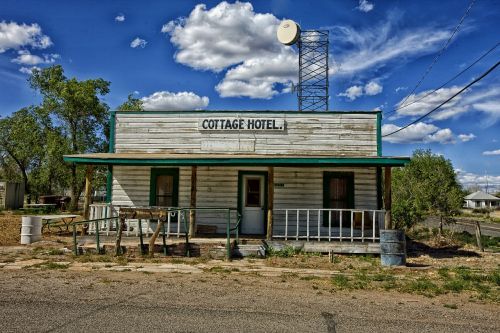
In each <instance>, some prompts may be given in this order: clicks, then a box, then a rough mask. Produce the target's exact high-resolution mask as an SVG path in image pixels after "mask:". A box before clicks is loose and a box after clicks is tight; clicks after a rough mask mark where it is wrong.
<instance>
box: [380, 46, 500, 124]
mask: <svg viewBox="0 0 500 333" xmlns="http://www.w3.org/2000/svg"><path fill="white" fill-rule="evenodd" d="M499 45H500V42H497V43H496V44H495V45H494V46H493V47H492V48H490V49H489V50H488V51H486V52H485V53H483V55H481V56H480V57H479V58H477V59H476V60H475V61H474V62H473V63H471V64H470V65H469V66H467V67H466V68H464V69H463V70H462V71H461V72H460V73H458V74H456V75H455V76H453V77H452V78H451V79H449V80H448V81H446V82H445V83H443V84H442V85H440V86H439V87H437V88H436V89H434V90H432V91H431V92H429V93H427V94H425V95H424V96H422V97H421V98H419V99H416V100H414V101H411V102H410V103H408V104H405V105H403V106H400V107H397V108H395V109H394V110H391V111H389V112H387V113H386V114H385V115H386V116H389V115H391V114H393V113H396V111H398V110H401V109H403V108H406V107H408V106H410V105H412V104H415V103H417V102H419V101H421V100H423V99H424V98H426V97H428V96H429V95H432V94H433V93H435V92H436V91H438V90H439V89H441V88H443V87H444V86H446V85H447V84H448V83H450V82H452V81H453V80H455V79H456V78H457V77H459V76H460V75H462V74H463V73H465V72H466V71H468V70H469V69H471V68H472V67H473V66H474V65H476V64H477V63H478V62H480V61H481V60H483V58H484V57H486V56H487V55H488V54H490V53H491V52H493V51H494V50H495V49H496V48H497V47H498V46H499Z"/></svg>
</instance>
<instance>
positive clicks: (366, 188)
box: [112, 166, 377, 233]
mask: <svg viewBox="0 0 500 333" xmlns="http://www.w3.org/2000/svg"><path fill="white" fill-rule="evenodd" d="M239 170H241V171H266V170H267V168H262V167H239V168H237V167H207V166H205V167H201V166H200V167H198V171H197V172H198V173H197V197H196V199H197V206H198V207H228V208H229V207H230V208H236V207H237V206H238V202H237V200H238V193H237V192H238V171H239ZM324 171H350V172H354V195H355V197H354V202H355V208H356V209H377V185H376V184H377V181H376V169H375V168H373V167H372V168H368V167H339V168H334V167H329V168H303V167H296V168H295V167H294V168H288V167H286V168H281V167H275V168H274V181H275V183H280V184H283V187H275V189H274V190H275V192H274V208H275V209H283V208H290V209H294V208H322V207H323V172H324ZM150 177H151V167H147V166H114V167H113V189H112V202H113V205H123V206H147V205H149V193H150ZM190 184H191V167H180V168H179V206H180V207H189V204H190V195H191V192H190ZM232 218H233V219H234V218H235V216H234V215H233V216H232ZM233 221H234V220H233ZM225 222H226V215H224V214H222V213H211V212H199V213H198V214H197V223H198V224H207V225H216V226H217V231H218V232H220V233H223V232H225ZM274 225H275V228H276V229H279V230H281V229H282V228H283V225H284V221H283V218H282V216H281V217H280V216H276V218H275V220H274Z"/></svg>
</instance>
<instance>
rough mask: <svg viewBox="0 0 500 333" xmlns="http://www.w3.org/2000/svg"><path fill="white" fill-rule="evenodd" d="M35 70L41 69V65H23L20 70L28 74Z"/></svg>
mask: <svg viewBox="0 0 500 333" xmlns="http://www.w3.org/2000/svg"><path fill="white" fill-rule="evenodd" d="M34 70H37V71H39V70H41V68H40V67H37V66H33V67H24V66H23V67H21V68H19V71H20V72H21V73H23V74H28V75H31V73H33V71H34Z"/></svg>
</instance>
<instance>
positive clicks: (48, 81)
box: [29, 65, 110, 210]
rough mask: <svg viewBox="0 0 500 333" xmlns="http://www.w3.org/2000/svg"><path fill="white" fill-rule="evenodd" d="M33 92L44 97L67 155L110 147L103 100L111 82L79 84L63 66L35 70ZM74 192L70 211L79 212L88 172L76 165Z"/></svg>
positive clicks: (72, 171)
mask: <svg viewBox="0 0 500 333" xmlns="http://www.w3.org/2000/svg"><path fill="white" fill-rule="evenodd" d="M29 82H30V85H31V87H32V88H33V89H35V90H38V91H39V92H40V93H41V95H42V97H43V102H42V110H44V111H45V112H46V116H48V117H50V119H51V120H52V121H53V124H54V129H57V130H58V131H59V132H60V134H61V137H62V138H64V140H65V142H66V144H65V146H66V147H67V152H66V154H81V153H92V152H98V151H103V150H104V147H105V145H106V137H105V136H104V128H105V123H106V122H107V119H108V115H109V112H108V109H109V108H108V106H107V105H106V104H105V103H104V102H102V101H101V100H100V98H99V97H100V96H104V95H106V94H108V93H109V85H110V83H109V82H108V81H105V80H103V79H101V78H99V79H88V80H83V81H79V80H77V79H76V78H71V79H69V78H67V77H66V76H64V70H63V68H62V67H61V66H59V65H57V66H52V67H48V68H44V69H42V70H34V71H33V72H32V74H31V76H30V78H29ZM68 168H69V170H70V173H69V185H70V190H71V204H70V209H72V210H75V209H77V205H78V198H79V196H80V193H81V191H82V189H83V187H84V184H85V182H84V172H83V170H80V169H78V168H77V166H76V165H75V164H71V165H69V166H68Z"/></svg>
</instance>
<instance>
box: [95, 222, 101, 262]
mask: <svg viewBox="0 0 500 333" xmlns="http://www.w3.org/2000/svg"><path fill="white" fill-rule="evenodd" d="M95 243H96V250H97V254H100V253H101V244H99V221H95Z"/></svg>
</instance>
